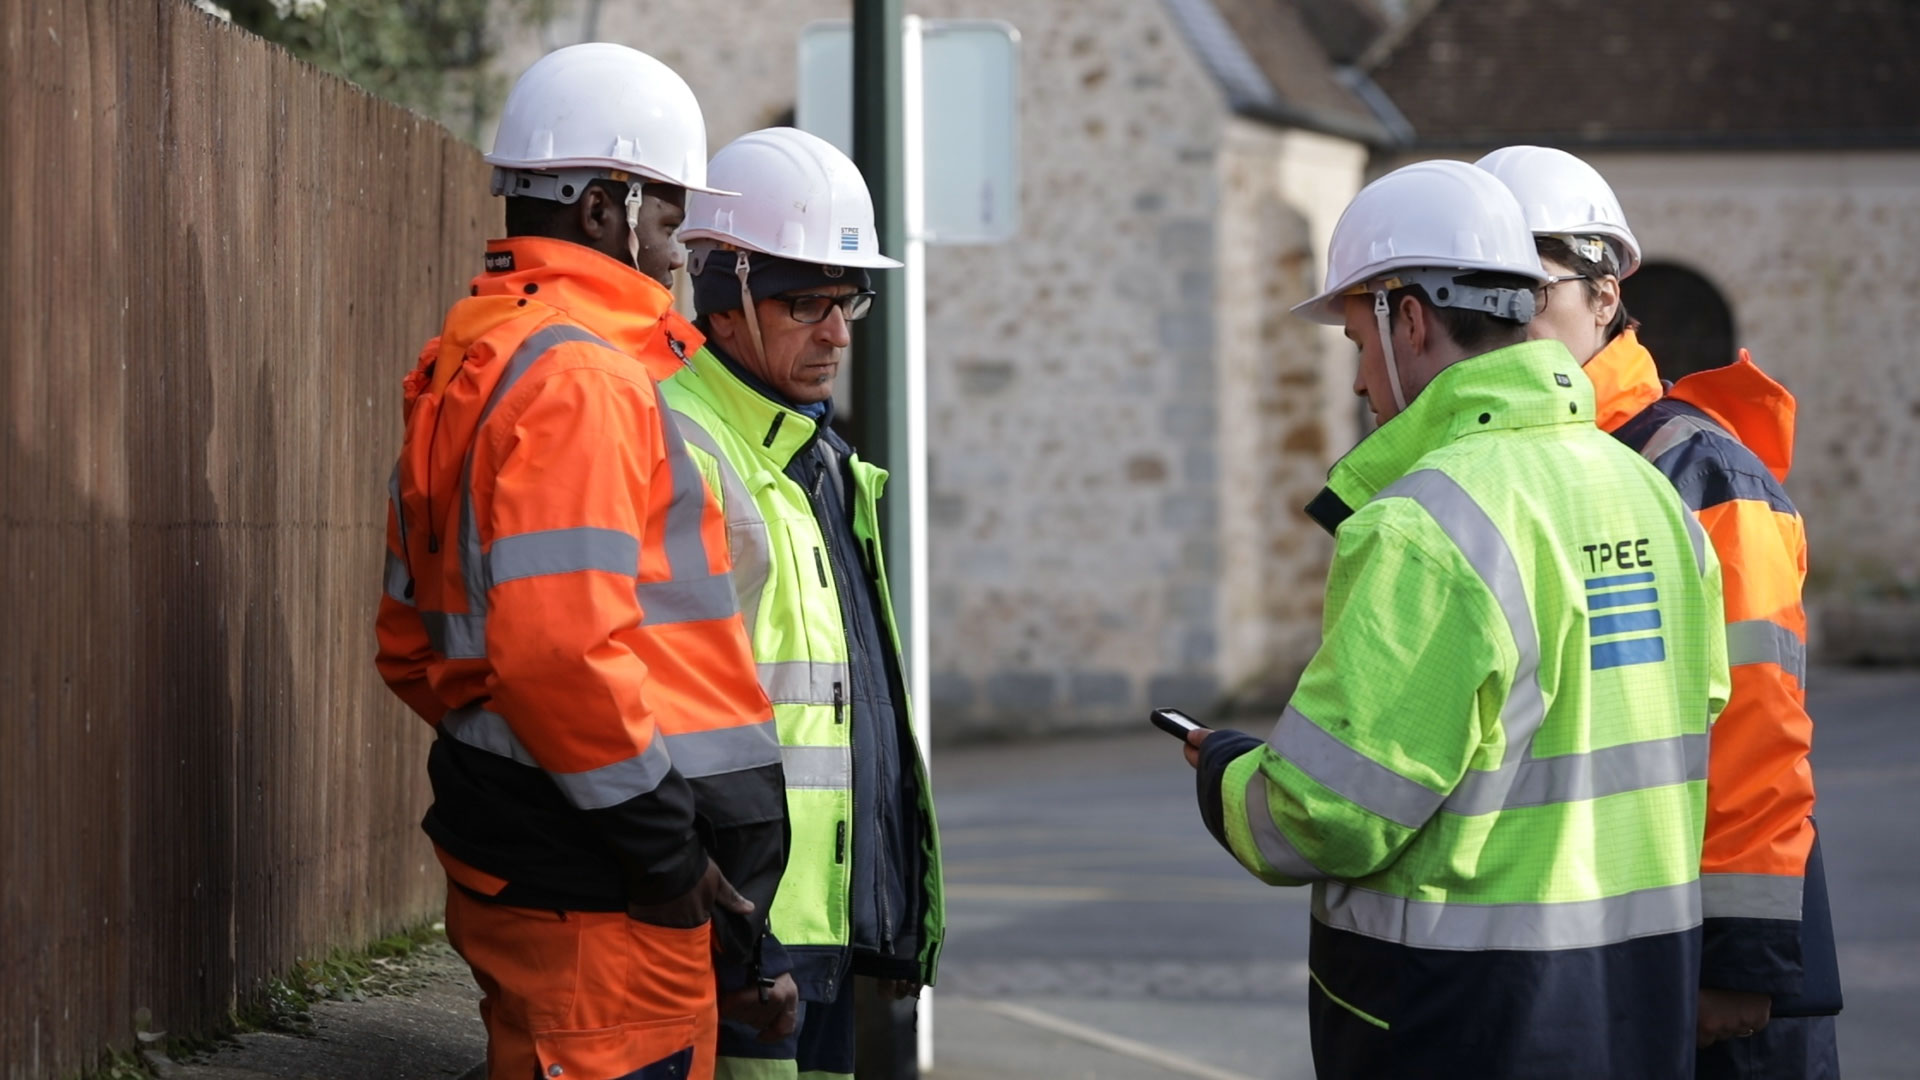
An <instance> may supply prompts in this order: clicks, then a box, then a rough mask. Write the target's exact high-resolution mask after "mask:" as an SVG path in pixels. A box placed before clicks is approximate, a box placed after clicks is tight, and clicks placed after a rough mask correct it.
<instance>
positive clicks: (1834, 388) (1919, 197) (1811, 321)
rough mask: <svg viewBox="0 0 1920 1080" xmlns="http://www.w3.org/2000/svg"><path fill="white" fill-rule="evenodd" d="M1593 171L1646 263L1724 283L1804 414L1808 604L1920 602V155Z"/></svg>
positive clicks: (1623, 165)
mask: <svg viewBox="0 0 1920 1080" xmlns="http://www.w3.org/2000/svg"><path fill="white" fill-rule="evenodd" d="M1591 160H1592V162H1593V164H1594V166H1595V167H1596V168H1598V169H1599V170H1600V171H1601V172H1602V173H1604V174H1605V175H1606V176H1607V178H1608V180H1609V181H1610V182H1611V183H1612V184H1613V186H1614V187H1615V188H1616V189H1617V190H1618V192H1619V194H1620V198H1621V201H1622V204H1623V205H1624V207H1625V209H1626V212H1627V215H1628V220H1629V221H1631V222H1632V223H1633V227H1634V232H1635V235H1636V236H1637V237H1638V238H1639V239H1640V242H1641V244H1642V245H1644V247H1645V249H1646V257H1647V258H1648V259H1654V260H1663V261H1668V262H1677V263H1681V264H1684V265H1686V266H1688V267H1689V268H1691V269H1693V270H1695V271H1697V272H1699V273H1700V274H1703V275H1705V276H1706V277H1707V278H1708V279H1709V280H1710V281H1712V282H1713V284H1714V286H1715V287H1716V288H1718V289H1719V290H1720V292H1721V294H1722V295H1723V296H1725V297H1726V300H1727V303H1728V306H1730V307H1731V308H1732V309H1733V320H1734V335H1735V341H1736V343H1737V344H1739V345H1743V346H1745V347H1746V348H1748V349H1750V350H1751V351H1752V353H1753V357H1754V360H1755V362H1756V363H1758V364H1760V366H1761V367H1763V368H1765V369H1766V370H1767V371H1769V372H1771V373H1772V374H1773V375H1774V376H1775V377H1776V378H1778V379H1779V380H1780V381H1782V382H1784V383H1785V384H1786V385H1787V387H1788V388H1789V389H1791V390H1792V391H1793V393H1794V396H1795V397H1796V398H1798V399H1799V403H1800V412H1799V429H1798V435H1797V438H1796V440H1795V457H1794V466H1793V473H1792V475H1791V476H1790V477H1789V478H1788V480H1787V490H1788V492H1789V493H1790V494H1791V495H1792V496H1793V499H1794V502H1795V503H1796V504H1798V505H1799V507H1800V509H1801V512H1802V513H1803V514H1805V516H1806V519H1807V539H1808V546H1809V547H1810V549H1811V552H1812V570H1811V572H1810V574H1809V592H1810V593H1811V594H1813V595H1815V596H1828V597H1836V598H1837V597H1839V596H1842V595H1846V594H1851V593H1854V592H1857V591H1865V592H1874V593H1878V592H1885V591H1889V590H1893V591H1903V592H1906V593H1908V594H1910V595H1911V594H1913V593H1914V592H1915V590H1920V303H1916V302H1915V298H1916V297H1920V258H1916V257H1915V254H1914V253H1915V252H1916V251H1920V153H1915V152H1911V151H1908V152H1884V153H1836V152H1824V153H1820V152H1807V153H1798V154H1793V153H1713V154H1708V153H1699V154H1658V155H1656V154H1608V155H1594V156H1593V157H1592V158H1591Z"/></svg>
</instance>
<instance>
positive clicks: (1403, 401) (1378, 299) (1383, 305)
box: [1373, 288, 1407, 412]
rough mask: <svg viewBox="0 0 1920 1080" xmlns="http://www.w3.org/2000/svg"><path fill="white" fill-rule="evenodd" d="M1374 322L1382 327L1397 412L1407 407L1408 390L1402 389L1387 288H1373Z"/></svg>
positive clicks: (1381, 335)
mask: <svg viewBox="0 0 1920 1080" xmlns="http://www.w3.org/2000/svg"><path fill="white" fill-rule="evenodd" d="M1373 323H1374V325H1375V326H1378V327H1379V328H1380V348H1381V349H1383V350H1384V351H1385V352H1386V357H1387V382H1388V383H1390V384H1391V385H1392V386H1393V407H1394V409H1395V411H1397V412H1405V411H1406V408H1407V395H1406V392H1405V391H1403V390H1401V389H1400V360H1399V358H1398V357H1396V356H1395V355H1394V352H1393V330H1392V328H1391V327H1390V326H1388V321H1387V290H1386V289H1384V288H1380V289H1375V290H1373Z"/></svg>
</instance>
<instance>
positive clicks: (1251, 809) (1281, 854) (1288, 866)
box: [1246, 769, 1327, 881]
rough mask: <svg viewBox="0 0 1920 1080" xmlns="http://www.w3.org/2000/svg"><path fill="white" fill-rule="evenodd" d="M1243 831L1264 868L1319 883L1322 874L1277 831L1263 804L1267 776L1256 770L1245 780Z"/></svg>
mask: <svg viewBox="0 0 1920 1080" xmlns="http://www.w3.org/2000/svg"><path fill="white" fill-rule="evenodd" d="M1246 803H1247V806H1246V810H1247V832H1248V833H1249V834H1250V835H1252V837H1253V846H1254V847H1255V848H1258V849H1259V851H1260V857H1261V858H1262V859H1265V860H1266V861H1267V865H1268V866H1271V867H1273V868H1274V869H1275V870H1278V871H1279V872H1281V873H1282V874H1285V875H1286V876H1288V877H1290V878H1297V879H1299V880H1302V881H1320V880H1323V879H1325V878H1326V876H1327V875H1326V874H1323V873H1321V872H1320V868H1319V867H1317V866H1315V865H1313V863H1312V862H1309V861H1308V859H1307V857H1306V856H1305V855H1302V854H1300V849H1299V848H1296V847H1294V846H1293V841H1291V840H1289V839H1287V834H1286V833H1284V832H1282V831H1281V830H1280V825H1279V823H1278V822H1276V821H1274V820H1273V811H1272V809H1271V808H1270V807H1269V806H1268V805H1267V774H1266V773H1263V772H1261V771H1260V770H1259V769H1255V770H1254V771H1253V775H1252V776H1249V777H1247V794H1246Z"/></svg>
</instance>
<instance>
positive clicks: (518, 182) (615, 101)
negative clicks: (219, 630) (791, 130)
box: [486, 41, 730, 203]
mask: <svg viewBox="0 0 1920 1080" xmlns="http://www.w3.org/2000/svg"><path fill="white" fill-rule="evenodd" d="M486 161H487V164H489V165H492V166H494V167H495V169H496V170H497V171H496V172H495V174H494V193H495V194H505V195H533V196H536V197H539V198H547V199H554V200H557V201H559V202H567V203H571V202H573V201H574V200H575V199H577V198H579V191H580V190H581V189H583V188H584V187H585V185H586V183H587V182H588V181H590V180H591V179H593V178H594V177H596V176H604V175H606V173H607V172H609V171H612V172H626V173H633V174H635V175H636V176H638V177H643V178H645V179H646V180H652V181H656V182H658V183H662V184H672V185H675V186H677V187H683V188H686V189H687V190H689V191H704V192H710V193H713V194H717V195H726V194H730V193H729V192H726V191H722V190H719V189H716V188H711V187H708V186H707V122H706V120H705V118H704V117H702V116H701V115H700V102H699V101H697V100H696V99H695V98H694V96H693V90H692V89H691V88H690V87H688V86H687V83H686V80H685V79H682V78H681V77H680V76H679V75H678V74H676V73H675V72H674V70H673V69H672V68H670V67H668V66H667V65H665V64H663V63H661V62H660V61H658V60H655V59H654V58H653V57H651V56H648V55H647V54H646V53H643V52H640V51H639V50H637V49H629V48H627V47H626V46H625V45H615V44H612V43H611V42H604V41H602V42H590V43H588V44H584V45H569V46H567V47H566V48H564V49H556V50H554V51H553V52H550V53H548V54H547V55H545V56H543V57H541V58H540V59H539V60H537V61H535V62H534V64H533V66H532V67H530V68H528V69H527V70H526V72H525V73H524V74H522V75H521V76H520V81H519V82H516V83H514V84H513V91H512V92H511V93H509V94H508V95H507V104H506V108H505V109H504V110H502V112H501V114H500V128H499V131H498V132H497V133H496V134H495V135H494V137H493V152H492V153H490V154H488V155H487V156H486Z"/></svg>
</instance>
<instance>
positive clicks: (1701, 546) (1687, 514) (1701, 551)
mask: <svg viewBox="0 0 1920 1080" xmlns="http://www.w3.org/2000/svg"><path fill="white" fill-rule="evenodd" d="M1680 520H1682V521H1684V522H1686V523H1687V539H1689V540H1691V541H1693V567H1694V569H1695V570H1697V571H1698V572H1700V573H1702V574H1704V573H1706V572H1707V531H1706V530H1705V529H1702V528H1701V527H1700V523H1699V522H1698V521H1696V520H1694V517H1693V511H1692V510H1685V509H1683V512H1682V513H1681V515H1680Z"/></svg>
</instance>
